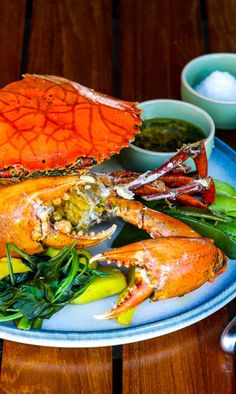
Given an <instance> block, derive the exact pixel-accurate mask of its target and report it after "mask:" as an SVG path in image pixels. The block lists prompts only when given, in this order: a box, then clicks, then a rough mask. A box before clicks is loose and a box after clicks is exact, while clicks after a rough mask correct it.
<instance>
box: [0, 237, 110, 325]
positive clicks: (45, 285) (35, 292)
mask: <svg viewBox="0 0 236 394" xmlns="http://www.w3.org/2000/svg"><path fill="white" fill-rule="evenodd" d="M75 246H76V243H74V244H73V245H72V246H66V247H65V248H64V249H62V250H61V251H60V252H59V253H58V254H56V255H55V256H54V257H50V256H47V255H36V256H29V255H27V254H25V253H24V252H22V251H21V250H19V249H18V248H17V247H16V246H15V245H14V244H11V243H8V244H7V245H6V251H7V259H8V268H9V275H8V276H6V277H4V278H2V279H1V280H0V322H6V321H14V322H15V323H16V325H17V327H18V328H21V329H30V328H32V327H35V328H40V327H41V325H42V322H43V319H48V318H50V317H51V316H52V315H53V314H54V313H56V312H58V311H59V310H60V309H62V308H63V307H64V306H65V305H66V304H68V303H69V302H71V301H72V300H73V299H75V298H77V297H78V296H79V295H80V294H82V293H83V292H84V291H85V290H86V289H87V287H88V286H89V285H90V284H91V283H92V282H93V281H94V279H95V278H96V277H99V276H100V277H105V276H109V274H107V273H106V272H103V271H100V270H99V269H93V268H90V267H89V265H88V262H89V259H88V257H87V255H86V253H84V254H83V253H81V251H80V252H79V253H78V252H77V251H76V249H75ZM12 250H14V251H15V252H17V253H18V254H19V255H20V256H21V258H22V263H23V264H25V266H26V267H27V268H26V272H21V273H14V270H13V265H12V255H11V251H12ZM29 268H30V270H29Z"/></svg>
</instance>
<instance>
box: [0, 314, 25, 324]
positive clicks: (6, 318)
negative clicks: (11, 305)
mask: <svg viewBox="0 0 236 394" xmlns="http://www.w3.org/2000/svg"><path fill="white" fill-rule="evenodd" d="M22 316H23V313H21V312H17V313H13V314H12V315H8V316H4V315H2V314H1V313H0V322H6V321H11V320H15V319H19V318H20V317H22Z"/></svg>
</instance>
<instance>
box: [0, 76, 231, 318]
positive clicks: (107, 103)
mask: <svg viewBox="0 0 236 394" xmlns="http://www.w3.org/2000/svg"><path fill="white" fill-rule="evenodd" d="M140 123H141V120H140V110H139V109H137V107H136V105H135V103H128V102H124V101H121V100H116V99H113V98H110V97H107V96H105V95H102V94H98V93H95V92H94V91H93V90H90V89H87V88H85V87H83V86H81V85H79V84H77V83H75V82H72V81H69V80H67V79H64V78H60V77H54V76H38V75H26V76H25V78H24V79H23V80H22V81H18V82H14V83H12V84H10V85H8V86H6V87H5V88H3V89H1V90H0V141H1V143H0V176H1V179H2V182H3V183H7V182H15V183H13V184H10V185H8V186H5V187H3V188H2V189H1V194H0V227H1V230H2V231H1V235H0V255H1V256H3V255H5V245H6V243H7V242H13V243H15V244H16V245H17V246H18V247H19V248H21V249H22V250H24V251H26V252H27V253H30V254H34V253H41V252H43V251H44V249H45V247H47V246H53V247H57V248H61V247H63V246H65V245H67V244H72V243H73V242H74V241H75V240H77V242H78V246H80V247H81V246H85V247H89V246H92V245H94V244H96V243H99V242H102V241H103V240H105V239H107V238H108V237H111V235H112V234H113V233H114V230H115V228H116V227H115V225H112V226H111V227H110V228H108V229H107V230H105V231H102V232H99V233H97V234H95V233H94V232H90V233H85V231H84V230H87V229H89V228H90V226H91V225H93V224H94V223H99V222H100V221H102V220H105V219H107V218H108V219H109V218H113V217H115V216H118V217H121V218H123V219H124V220H126V221H129V222H131V223H133V224H135V225H137V226H138V227H140V228H143V229H145V230H146V231H147V232H148V233H149V234H150V236H151V237H152V238H154V240H151V241H143V242H142V243H139V244H134V245H133V246H132V245H128V246H127V247H126V248H125V249H120V250H117V251H113V252H106V253H104V254H102V255H100V256H99V257H100V258H101V259H102V260H103V259H106V260H108V262H110V261H111V260H112V261H116V262H117V263H119V264H125V265H127V266H129V265H135V266H137V270H136V282H135V285H134V286H133V288H132V289H130V292H129V293H128V294H129V295H128V296H127V297H126V298H125V300H123V301H122V302H121V304H120V306H119V307H117V308H115V309H113V310H112V311H111V312H109V313H108V314H107V315H106V317H107V318H112V317H114V316H117V315H118V314H119V313H122V312H123V311H124V310H127V309H129V308H130V307H132V306H134V305H137V304H138V303H139V302H141V301H142V300H143V299H145V298H146V297H148V296H150V295H151V294H152V293H153V294H154V296H153V299H157V298H166V297H172V296H175V295H180V294H182V292H183V291H184V292H186V291H191V290H193V289H195V288H197V287H198V286H200V285H201V284H202V283H204V282H205V281H206V280H212V279H213V278H214V277H215V276H216V275H218V274H219V273H220V272H222V270H223V269H224V266H225V262H226V258H225V257H224V255H223V254H222V252H221V251H220V250H219V249H217V248H216V247H215V246H214V244H213V243H212V242H211V241H210V240H206V239H202V238H201V237H200V236H199V234H197V233H196V232H195V231H194V230H193V229H191V228H190V227H189V226H187V225H186V224H184V223H181V222H180V221H178V220H177V219H174V218H171V217H169V216H167V215H165V214H163V213H160V212H156V211H153V210H152V209H149V208H146V207H145V206H143V204H142V203H140V202H138V201H135V200H134V199H133V197H134V195H135V194H139V195H142V196H144V197H145V198H146V199H154V198H156V199H160V198H165V199H172V200H173V199H178V200H179V201H182V202H186V201H187V202H188V203H191V204H195V205H199V204H200V205H201V204H203V203H209V202H212V201H213V199H214V183H213V181H212V179H211V178H210V177H207V160H206V155H205V149H204V144H203V142H200V143H196V144H193V145H190V146H185V147H183V149H182V150H181V151H180V152H178V154H177V155H176V156H175V157H174V158H172V159H171V160H170V161H169V162H168V163H166V164H164V165H163V166H162V167H160V168H159V169H157V170H155V171H152V172H151V171H148V172H147V173H145V174H141V175H140V174H133V173H127V172H119V173H112V174H93V173H89V174H88V169H90V168H91V167H92V165H94V164H96V163H100V162H102V161H103V160H105V159H108V158H109V157H110V156H111V155H112V154H114V153H119V151H120V149H122V148H123V147H125V146H127V145H128V143H129V142H130V141H132V140H133V139H134V136H135V134H136V133H137V132H138V130H139V125H140ZM187 157H192V158H193V160H194V161H195V164H196V168H197V173H196V176H195V179H192V178H190V177H188V176H186V174H185V172H186V168H185V167H184V165H183V162H184V161H185V160H186V158H187ZM16 181H18V182H16ZM176 186H178V187H176ZM195 193H201V194H202V197H203V203H202V202H199V200H197V199H195ZM189 194H190V195H189ZM192 194H193V195H192ZM163 237H166V238H163ZM164 256H165V257H164ZM197 262H198V263H197ZM197 265H198V266H197ZM196 267H197V268H196ZM185 271H186V272H187V273H186V272H185ZM195 273H196V274H195ZM167 278H168V280H167ZM176 278H177V279H176ZM190 279H191V281H190ZM190 282H191V283H190ZM167 283H168V290H167V289H166V286H167ZM186 283H187V284H186ZM183 289H184V290H183ZM160 292H161V296H160Z"/></svg>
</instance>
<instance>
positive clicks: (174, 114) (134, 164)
mask: <svg viewBox="0 0 236 394" xmlns="http://www.w3.org/2000/svg"><path fill="white" fill-rule="evenodd" d="M138 107H139V108H140V109H142V110H143V113H142V115H141V116H142V119H143V120H146V119H154V118H170V119H181V120H185V121H187V122H189V123H192V124H193V125H195V126H197V127H199V128H200V129H201V130H202V132H203V133H204V135H205V138H206V139H205V147H206V151H207V156H208V158H210V156H211V152H212V147H213V143H214V135H215V125H214V122H213V120H212V119H211V117H210V116H209V115H208V114H207V113H206V112H205V111H203V110H202V109H200V108H198V107H196V106H194V105H192V104H188V103H185V102H183V101H179V100H168V99H163V100H162V99H154V100H149V101H143V102H142V103H140V104H139V105H138ZM176 153H177V152H154V151H151V150H147V149H143V148H140V147H138V146H136V145H134V144H133V143H131V144H129V148H126V149H123V150H122V151H121V154H120V157H121V160H122V164H123V166H124V167H125V168H126V169H130V170H132V171H137V172H142V171H147V170H153V169H155V168H157V167H159V166H160V165H161V164H163V163H164V162H166V161H167V160H169V159H170V158H171V157H172V156H174V155H175V154H176ZM185 163H186V164H187V165H190V166H191V167H192V169H193V170H194V169H195V165H194V163H193V160H192V159H188V160H187V161H186V162H185Z"/></svg>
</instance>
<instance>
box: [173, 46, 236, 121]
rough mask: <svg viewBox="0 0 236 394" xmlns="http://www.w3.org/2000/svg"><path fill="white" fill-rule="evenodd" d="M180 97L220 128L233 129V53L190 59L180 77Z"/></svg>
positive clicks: (235, 56)
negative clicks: (209, 117)
mask: <svg viewBox="0 0 236 394" xmlns="http://www.w3.org/2000/svg"><path fill="white" fill-rule="evenodd" d="M181 97H182V99H183V100H184V101H187V102H189V103H192V104H194V105H196V106H198V107H200V108H202V109H204V110H205V111H206V112H208V113H209V115H210V116H211V117H212V119H213V120H214V122H215V125H216V127H217V128H219V129H236V54H234V53H214V54H209V55H204V56H200V57H197V58H195V59H193V60H191V61H190V62H189V63H187V64H186V66H185V67H184V69H183V71H182V74H181Z"/></svg>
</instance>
